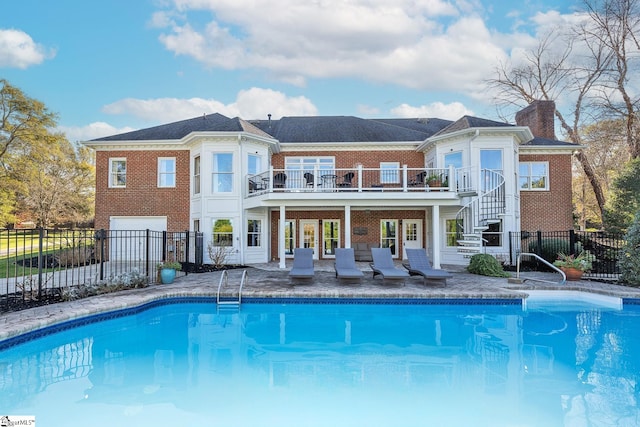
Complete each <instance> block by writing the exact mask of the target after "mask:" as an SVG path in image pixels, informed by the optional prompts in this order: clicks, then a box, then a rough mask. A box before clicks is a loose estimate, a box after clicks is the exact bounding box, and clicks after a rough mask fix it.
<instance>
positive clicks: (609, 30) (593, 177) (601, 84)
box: [489, 0, 640, 218]
mask: <svg viewBox="0 0 640 427" xmlns="http://www.w3.org/2000/svg"><path fill="white" fill-rule="evenodd" d="M639 2H640V0H584V3H583V4H584V7H585V14H584V15H583V18H584V19H583V20H582V21H581V22H580V23H579V24H577V25H574V26H573V27H570V28H568V30H567V31H565V30H564V29H563V28H558V29H556V30H554V31H552V32H551V33H549V34H547V35H546V36H544V37H542V38H541V39H540V42H539V44H538V45H537V47H536V48H535V49H533V50H531V51H530V52H527V53H526V54H525V55H524V58H523V60H522V63H519V64H516V65H508V64H501V65H500V66H499V67H498V69H497V72H496V77H495V78H493V79H490V80H489V84H490V85H492V86H493V87H494V88H496V89H497V90H498V92H497V96H496V99H497V101H498V103H499V104H502V105H503V106H509V105H517V104H519V103H521V102H522V101H524V102H526V103H527V104H528V103H531V102H532V101H534V100H537V99H544V100H553V101H559V100H561V101H563V102H562V104H563V105H571V107H570V108H569V111H567V112H566V114H565V113H563V111H561V109H558V110H556V118H557V119H558V121H559V123H560V126H561V128H562V130H563V132H565V133H566V137H567V138H568V139H569V140H570V141H572V142H574V143H577V144H584V143H585V142H586V141H585V139H584V137H583V134H582V130H583V129H584V128H585V125H586V124H587V123H585V122H584V120H589V121H590V122H591V123H593V122H597V121H604V120H613V121H614V122H619V123H623V126H622V129H623V132H622V134H623V135H624V139H625V142H626V146H627V148H628V151H629V156H630V157H631V158H637V157H638V156H640V145H639V138H640V135H639V132H640V128H639V125H640V123H638V117H637V113H636V108H635V107H636V106H637V105H638V103H640V95H638V96H635V97H634V93H635V92H637V91H634V88H635V86H636V83H637V82H636V81H634V80H633V78H635V77H636V75H637V74H638V73H634V72H633V71H634V70H635V68H634V67H635V66H636V62H635V60H636V59H637V58H638V54H639V53H640V45H639V43H638V38H637V34H639V32H640V10H639V6H638V4H639ZM576 159H577V160H578V161H579V163H580V165H581V166H582V169H583V171H584V174H585V177H586V179H587V180H588V182H589V185H590V187H591V189H592V191H593V195H594V197H595V199H596V202H597V206H598V209H599V212H600V217H601V218H604V211H605V203H606V197H605V191H604V190H603V188H602V184H601V181H600V179H599V177H598V174H597V173H596V171H595V169H594V166H593V165H592V163H591V161H590V159H589V157H588V155H587V153H586V152H585V151H579V152H578V153H577V154H576Z"/></svg>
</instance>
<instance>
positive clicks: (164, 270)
mask: <svg viewBox="0 0 640 427" xmlns="http://www.w3.org/2000/svg"><path fill="white" fill-rule="evenodd" d="M157 267H158V272H159V274H160V282H161V283H163V284H167V285H168V284H169V283H173V281H174V279H175V278H176V271H180V270H182V264H180V263H179V262H177V261H166V262H161V263H159V264H158V266H157Z"/></svg>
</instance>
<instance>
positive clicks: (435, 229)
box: [431, 205, 440, 268]
mask: <svg viewBox="0 0 640 427" xmlns="http://www.w3.org/2000/svg"><path fill="white" fill-rule="evenodd" d="M431 249H432V253H433V256H432V257H431V261H432V262H433V268H440V206H438V205H434V206H433V207H432V208H431Z"/></svg>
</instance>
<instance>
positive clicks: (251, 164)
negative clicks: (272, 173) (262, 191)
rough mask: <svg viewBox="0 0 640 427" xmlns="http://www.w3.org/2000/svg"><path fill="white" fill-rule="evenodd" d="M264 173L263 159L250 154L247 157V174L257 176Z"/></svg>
mask: <svg viewBox="0 0 640 427" xmlns="http://www.w3.org/2000/svg"><path fill="white" fill-rule="evenodd" d="M260 172H262V159H261V158H260V156H258V155H257V154H249V156H248V157H247V173H248V174H249V175H257V174H259V173H260Z"/></svg>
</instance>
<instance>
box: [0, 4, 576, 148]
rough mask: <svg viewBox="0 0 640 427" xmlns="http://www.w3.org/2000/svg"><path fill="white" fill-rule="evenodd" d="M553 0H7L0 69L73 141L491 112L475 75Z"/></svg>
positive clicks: (560, 10)
mask: <svg viewBox="0 0 640 427" xmlns="http://www.w3.org/2000/svg"><path fill="white" fill-rule="evenodd" d="M578 5H579V2H578V1H560V0H555V1H554V0H521V1H520V2H514V1H511V0H496V1H488V0H460V1H457V0H451V1H444V0H304V1H303V0H108V1H87V0H56V1H47V0H20V1H5V2H3V4H2V14H1V15H0V78H4V79H7V80H8V81H9V82H10V83H11V84H12V85H14V86H17V87H19V88H20V89H21V90H23V91H24V92H25V93H26V94H27V95H29V96H31V97H33V98H36V99H38V100H40V101H42V102H44V103H45V104H46V105H47V107H48V108H49V109H50V110H51V111H54V112H56V113H57V114H58V117H59V118H58V123H59V128H60V130H61V131H63V132H65V133H66V134H67V136H68V138H69V139H70V140H72V141H78V140H80V141H82V140H88V139H92V138H97V137H101V136H106V135H111V134H116V133H120V132H124V131H128V130H132V129H139V128H144V127H149V126H154V125H158V124H162V123H168V122H171V121H175V120H181V119H185V118H191V117H195V116H199V115H202V114H204V113H206V114H209V113H214V112H219V113H221V114H224V115H226V116H229V117H235V116H240V117H242V118H245V119H260V118H266V116H267V114H272V116H273V118H279V117H281V116H299V115H355V116H359V117H367V118H369V117H439V118H444V119H452V120H454V119H457V118H460V117H461V116H463V115H465V114H470V115H475V116H479V117H486V118H494V119H497V113H496V111H495V107H494V106H493V105H492V102H491V97H490V94H489V93H488V92H487V90H486V88H485V87H484V86H483V83H482V82H483V80H484V79H486V78H489V77H492V76H493V70H494V69H495V67H496V66H497V64H498V63H499V62H506V61H510V60H516V59H517V57H518V55H519V54H521V53H522V51H523V50H524V49H527V48H528V47H531V46H534V45H535V43H536V37H537V36H539V35H540V34H543V33H544V31H545V30H546V29H548V28H549V27H553V26H558V25H562V24H563V23H564V22H567V20H569V19H570V16H571V14H572V13H574V11H575V8H576V7H577V6H578Z"/></svg>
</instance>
